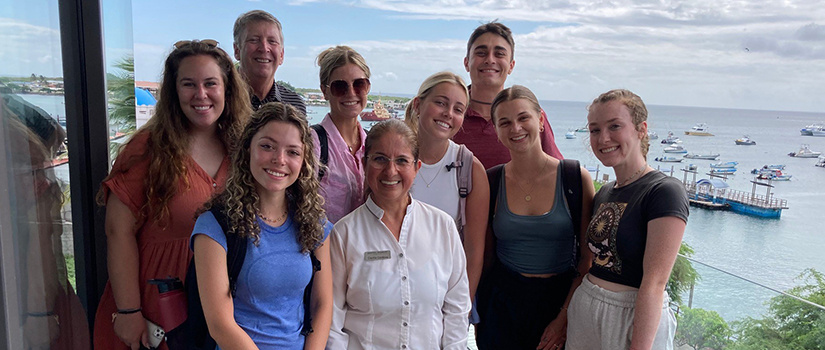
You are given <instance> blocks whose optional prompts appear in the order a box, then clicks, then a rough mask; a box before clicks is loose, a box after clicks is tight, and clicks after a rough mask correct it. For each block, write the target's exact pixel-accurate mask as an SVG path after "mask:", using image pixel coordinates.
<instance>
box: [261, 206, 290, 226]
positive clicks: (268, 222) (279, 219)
mask: <svg viewBox="0 0 825 350" xmlns="http://www.w3.org/2000/svg"><path fill="white" fill-rule="evenodd" d="M286 213H287V210H286V209H284V213H283V214H281V216H279V217H277V218H275V219H270V218H268V217H266V216H264V214H263V213H261V211H260V210H258V217H260V218H261V219H262V220H263V221H264V222H266V223H267V224H270V223H271V224H273V225H275V224H278V223H279V222H281V220H284V219H286Z"/></svg>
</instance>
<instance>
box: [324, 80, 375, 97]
mask: <svg viewBox="0 0 825 350" xmlns="http://www.w3.org/2000/svg"><path fill="white" fill-rule="evenodd" d="M349 86H350V83H349V82H347V81H346V80H336V81H333V82H331V83H329V84H327V87H328V88H329V92H330V93H332V96H335V97H341V96H344V95H346V94H347V92H349ZM352 90H353V91H355V94H356V95H364V94H366V93H367V92H368V91H369V90H370V80H369V79H367V78H358V79H355V80H353V81H352Z"/></svg>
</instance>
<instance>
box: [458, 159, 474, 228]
mask: <svg viewBox="0 0 825 350" xmlns="http://www.w3.org/2000/svg"><path fill="white" fill-rule="evenodd" d="M455 164H456V165H455V167H456V168H458V171H456V174H455V175H456V180H458V197H459V199H458V223H457V225H458V234H459V236H460V237H461V242H464V225H465V224H466V223H467V214H466V211H467V196H468V195H470V192H471V191H472V190H473V152H471V151H470V150H469V149H467V146H464V145H458V155H457V156H456V163H455Z"/></svg>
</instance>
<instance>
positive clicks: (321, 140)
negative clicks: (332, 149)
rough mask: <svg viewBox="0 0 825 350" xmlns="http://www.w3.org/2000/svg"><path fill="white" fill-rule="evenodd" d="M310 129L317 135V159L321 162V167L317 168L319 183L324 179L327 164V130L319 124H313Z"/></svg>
mask: <svg viewBox="0 0 825 350" xmlns="http://www.w3.org/2000/svg"><path fill="white" fill-rule="evenodd" d="M310 127H311V128H312V130H315V133H316V134H317V135H318V144H320V145H321V154H319V155H318V159H319V160H320V161H321V166H319V167H318V180H319V181H320V180H321V178H323V177H324V174H325V173H326V169H327V163H329V140H328V139H327V130H326V129H324V127H323V126H321V124H313V125H312V126H310Z"/></svg>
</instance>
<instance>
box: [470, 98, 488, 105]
mask: <svg viewBox="0 0 825 350" xmlns="http://www.w3.org/2000/svg"><path fill="white" fill-rule="evenodd" d="M470 101H473V102H475V103H480V104H483V105H488V106H490V105H492V104H493V103H492V102H483V101H479V100H476V99H474V98H471V99H470Z"/></svg>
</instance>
